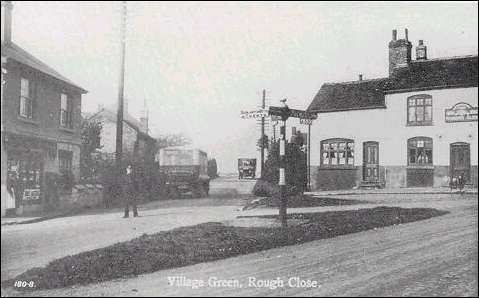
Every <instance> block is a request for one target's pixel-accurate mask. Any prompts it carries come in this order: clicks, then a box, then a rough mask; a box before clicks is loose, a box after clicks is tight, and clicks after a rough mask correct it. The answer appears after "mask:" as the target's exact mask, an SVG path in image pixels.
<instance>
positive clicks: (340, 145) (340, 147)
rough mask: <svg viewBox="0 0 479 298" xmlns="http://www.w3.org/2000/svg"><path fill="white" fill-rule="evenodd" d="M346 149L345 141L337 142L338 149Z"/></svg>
mask: <svg viewBox="0 0 479 298" xmlns="http://www.w3.org/2000/svg"><path fill="white" fill-rule="evenodd" d="M345 149H346V143H339V150H340V151H344V150H345Z"/></svg>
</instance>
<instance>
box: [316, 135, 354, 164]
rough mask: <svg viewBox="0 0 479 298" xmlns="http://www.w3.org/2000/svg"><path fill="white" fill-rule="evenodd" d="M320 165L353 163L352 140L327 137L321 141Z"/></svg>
mask: <svg viewBox="0 0 479 298" xmlns="http://www.w3.org/2000/svg"><path fill="white" fill-rule="evenodd" d="M321 165H322V166H325V167H329V166H331V167H342V166H343V167H346V166H353V165H354V141H353V140H349V139H329V140H324V141H322V142H321Z"/></svg>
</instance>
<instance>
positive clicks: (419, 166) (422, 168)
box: [407, 165, 434, 170]
mask: <svg viewBox="0 0 479 298" xmlns="http://www.w3.org/2000/svg"><path fill="white" fill-rule="evenodd" d="M407 169H411V170H415V169H418V170H424V169H426V170H428V169H429V170H434V166H433V165H408V166H407Z"/></svg>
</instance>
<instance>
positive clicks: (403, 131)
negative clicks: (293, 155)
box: [308, 29, 478, 190]
mask: <svg viewBox="0 0 479 298" xmlns="http://www.w3.org/2000/svg"><path fill="white" fill-rule="evenodd" d="M388 51H389V76H388V77H384V78H376V79H367V80H366V79H363V77H362V75H360V76H359V79H358V80H357V81H351V82H338V83H325V84H323V85H322V86H321V89H320V90H319V91H318V93H317V94H316V96H315V97H314V99H313V100H312V102H311V104H310V106H309V108H308V109H309V110H310V111H311V112H314V113H317V114H318V119H317V121H315V122H314V123H313V127H312V135H311V165H312V167H311V180H312V184H313V189H316V190H320V189H325V190H328V189H350V188H355V187H386V188H398V187H448V186H449V183H450V182H451V180H452V179H453V178H455V177H458V176H461V177H464V178H465V181H466V183H467V184H469V185H471V186H474V187H477V184H478V160H477V156H478V142H477V140H478V135H477V131H478V130H477V121H478V118H477V111H478V89H477V86H478V71H477V70H478V67H477V66H478V65H477V62H478V61H477V54H475V55H468V56H460V57H442V58H435V59H430V58H429V57H428V56H427V48H426V46H425V44H424V42H423V41H422V40H420V41H419V43H418V45H417V47H416V49H415V52H416V59H415V60H413V59H412V57H411V53H412V52H413V51H412V43H411V42H410V41H409V39H408V32H407V29H406V30H405V36H404V38H402V39H398V38H397V31H396V30H393V34H392V40H391V41H390V42H389V48H388ZM315 123H317V125H316V126H315Z"/></svg>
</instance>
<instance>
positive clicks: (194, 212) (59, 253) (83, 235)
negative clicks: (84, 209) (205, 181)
mask: <svg viewBox="0 0 479 298" xmlns="http://www.w3.org/2000/svg"><path fill="white" fill-rule="evenodd" d="M233 181H235V179H232V178H228V177H226V178H222V179H217V180H213V181H212V183H211V196H210V198H205V199H189V198H183V199H180V200H170V201H157V202H152V203H149V204H145V205H142V206H141V207H140V211H139V213H140V217H139V218H129V219H123V218H122V216H123V211H122V210H121V208H119V209H117V210H114V211H111V210H108V211H105V213H98V212H92V214H86V215H78V216H71V217H64V218H57V219H52V220H48V221H44V222H39V223H34V224H25V225H6V226H2V228H1V229H2V237H1V238H2V240H1V245H2V256H1V264H2V267H1V280H2V281H3V280H6V279H9V278H12V277H15V276H16V275H18V274H20V273H22V272H24V271H26V270H27V269H30V268H32V267H38V266H44V265H46V264H47V263H48V262H50V261H52V260H54V259H57V258H60V257H64V256H68V255H72V254H76V253H80V252H82V251H87V250H92V249H95V248H100V247H105V246H108V245H111V244H114V243H116V242H121V241H126V240H130V239H133V238H136V237H139V236H141V235H142V234H144V233H155V232H159V231H164V230H170V229H173V228H175V227H179V226H187V225H195V224H199V223H203V222H209V221H224V220H228V219H233V218H235V217H236V216H237V215H239V214H240V211H239V210H238V209H239V208H240V207H241V206H242V205H243V204H244V200H245V199H246V198H247V196H248V193H249V192H250V191H251V188H252V187H253V185H254V182H253V181H243V182H241V183H238V182H236V183H235V182H233Z"/></svg>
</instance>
